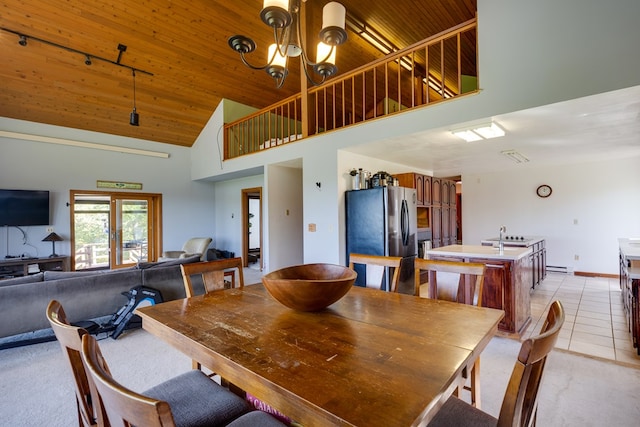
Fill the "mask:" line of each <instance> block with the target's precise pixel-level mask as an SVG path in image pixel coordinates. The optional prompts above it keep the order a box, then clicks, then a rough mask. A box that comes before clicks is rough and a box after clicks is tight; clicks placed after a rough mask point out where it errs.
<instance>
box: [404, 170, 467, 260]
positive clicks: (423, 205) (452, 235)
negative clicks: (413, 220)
mask: <svg viewBox="0 0 640 427" xmlns="http://www.w3.org/2000/svg"><path fill="white" fill-rule="evenodd" d="M394 177H395V178H397V179H398V183H399V184H400V186H402V187H409V188H415V189H416V200H417V207H418V229H427V228H429V229H431V244H432V246H433V247H434V248H438V247H440V246H446V245H453V244H456V243H457V242H458V216H457V210H456V204H457V196H456V183H455V181H451V180H448V179H443V178H433V177H430V176H427V175H422V174H419V173H415V172H409V173H401V174H397V175H395V176H394Z"/></svg>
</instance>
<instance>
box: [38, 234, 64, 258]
mask: <svg viewBox="0 0 640 427" xmlns="http://www.w3.org/2000/svg"><path fill="white" fill-rule="evenodd" d="M63 240H64V239H63V238H62V237H60V236H58V235H57V234H56V233H49V234H48V235H47V237H45V238H44V239H42V241H43V242H51V245H52V248H51V249H52V251H51V255H49V257H51V258H53V257H57V256H58V254H57V253H56V242H62V241H63Z"/></svg>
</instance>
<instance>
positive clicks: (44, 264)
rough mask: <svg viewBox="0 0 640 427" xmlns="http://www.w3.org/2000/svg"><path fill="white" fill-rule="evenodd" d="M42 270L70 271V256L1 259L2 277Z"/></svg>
mask: <svg viewBox="0 0 640 427" xmlns="http://www.w3.org/2000/svg"><path fill="white" fill-rule="evenodd" d="M41 271H69V257H68V256H60V257H50V258H10V259H8V260H3V261H0V279H10V278H12V277H21V276H27V275H29V274H35V273H39V272H41Z"/></svg>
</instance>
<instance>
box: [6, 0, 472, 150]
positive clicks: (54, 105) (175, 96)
mask: <svg viewBox="0 0 640 427" xmlns="http://www.w3.org/2000/svg"><path fill="white" fill-rule="evenodd" d="M340 2H341V3H342V4H343V5H344V6H345V7H346V8H347V11H348V13H349V14H350V15H353V16H355V17H357V18H358V19H359V20H362V21H364V22H366V24H367V25H369V26H371V27H372V28H375V29H376V30H377V31H378V32H379V33H380V34H382V35H383V36H384V37H386V38H387V39H388V40H389V41H391V42H392V43H393V44H395V45H396V46H398V47H399V48H403V47H406V46H408V45H411V44H413V43H415V42H417V41H420V40H423V39H425V38H427V37H429V36H431V35H433V34H436V33H438V32H441V31H443V30H446V29H448V28H450V27H453V26H454V25H456V24H459V23H461V22H464V21H466V20H468V19H470V18H473V17H474V16H475V13H476V12H475V11H476V0H394V1H393V2H390V1H389V0H369V1H362V0H340ZM326 3H327V0H308V1H307V5H306V10H307V26H308V28H309V29H310V31H309V33H310V34H311V36H309V37H308V40H310V41H309V44H310V45H311V44H312V43H311V41H314V40H315V39H316V37H315V34H317V32H318V31H319V29H320V27H321V20H322V10H321V9H322V7H323V6H324V4H326ZM261 8H262V1H261V0H236V1H228V0H227V1H219V0H147V1H128V2H125V1H122V0H104V1H87V0H65V1H57V2H51V1H49V0H5V1H4V2H3V4H2V9H0V27H2V28H6V29H9V30H11V31H15V32H18V33H21V34H26V35H27V36H32V37H36V38H39V39H43V40H47V41H50V42H53V43H56V44H59V45H62V46H66V47H69V48H72V49H75V50H77V51H81V52H86V53H89V54H92V55H95V56H99V57H103V58H107V59H110V60H111V61H116V60H117V58H118V54H119V51H118V48H117V47H118V44H123V45H126V46H127V50H126V51H125V52H123V54H122V56H121V59H120V64H122V65H126V66H128V67H134V68H137V69H141V70H145V71H148V72H150V73H152V74H153V76H149V75H146V74H144V73H140V72H138V73H136V107H137V111H138V113H139V115H140V126H137V127H136V126H131V125H129V114H130V112H131V110H132V108H133V78H132V75H131V74H132V73H131V70H130V69H128V68H125V67H119V66H117V65H114V64H111V63H108V62H104V61H99V60H93V61H92V64H91V65H85V57H84V56H83V55H80V54H77V53H74V52H70V51H68V50H65V49H60V48H58V47H55V46H52V45H49V44H46V43H42V42H39V41H37V40H32V39H27V45H26V46H21V45H20V44H18V36H17V35H16V34H13V33H11V32H8V31H0V56H1V57H2V58H3V66H2V67H0V80H1V81H2V84H1V86H0V116H3V117H9V118H15V119H21V120H28V121H33V122H39V123H46V124H52V125H58V126H65V127H71V128H77V129H84V130H90V131H96V132H104V133H109V134H115V135H122V136H128V137H133V138H142V139H147V140H151V141H156V142H162V143H168V144H175V145H180V146H187V147H189V146H191V145H192V144H193V143H194V141H195V139H196V138H197V137H198V135H199V134H200V131H201V130H202V128H203V127H204V126H205V124H206V123H207V121H208V120H209V118H210V117H211V114H212V113H213V111H214V110H215V108H216V107H217V105H218V104H219V103H220V101H221V99H222V98H226V99H231V100H234V101H237V102H240V103H242V104H246V105H250V106H253V107H258V108H262V107H265V106H268V105H270V104H273V103H274V102H276V101H279V100H281V99H283V98H286V97H288V96H290V95H293V94H295V93H298V92H300V73H299V71H300V70H299V66H298V63H299V62H298V60H297V59H294V60H292V61H290V65H289V68H290V73H289V76H288V78H287V80H286V82H285V84H284V86H283V87H282V88H281V89H276V88H275V84H274V82H273V80H272V79H271V78H270V77H269V76H268V75H267V74H266V73H265V72H264V71H254V70H251V69H249V68H247V67H245V66H244V65H243V64H242V62H241V60H240V57H239V55H238V54H236V53H235V52H234V51H232V50H231V48H230V47H229V46H228V44H227V40H228V38H229V37H231V36H232V35H235V34H244V35H247V36H249V37H251V38H253V39H254V40H255V41H256V44H257V46H258V47H257V49H256V52H254V53H253V54H250V55H249V56H248V58H249V60H251V61H252V62H253V63H256V64H258V63H263V62H266V52H265V51H266V46H268V44H270V43H271V41H270V40H271V39H272V30H271V28H269V27H267V26H266V25H264V24H263V23H262V21H261V20H260V17H259V13H260V10H261ZM313 45H315V42H314V43H313ZM312 56H315V53H313V54H312ZM381 56H382V54H381V53H380V52H379V51H377V50H376V49H375V48H373V47H372V46H371V45H370V44H368V43H367V42H366V41H364V40H363V39H362V38H360V37H359V36H358V35H357V34H355V33H353V32H351V31H348V40H347V42H346V43H345V44H344V45H341V46H340V47H339V48H338V57H337V66H338V74H340V73H341V72H345V71H349V70H352V69H355V68H357V67H359V66H362V65H364V64H366V63H369V62H371V61H373V60H374V59H377V58H379V57H381Z"/></svg>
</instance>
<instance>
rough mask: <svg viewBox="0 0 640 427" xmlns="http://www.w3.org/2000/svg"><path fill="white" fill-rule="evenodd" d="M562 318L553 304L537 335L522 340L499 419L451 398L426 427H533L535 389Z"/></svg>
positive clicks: (453, 397) (535, 407)
mask: <svg viewBox="0 0 640 427" xmlns="http://www.w3.org/2000/svg"><path fill="white" fill-rule="evenodd" d="M564 317H565V315H564V308H563V307H562V303H560V301H554V302H553V303H552V304H551V306H550V307H549V312H548V313H547V318H546V320H545V322H544V324H543V325H542V328H541V329H540V334H539V335H537V336H534V337H531V338H529V339H527V340H525V341H523V343H522V345H521V346H520V353H519V354H518V360H517V361H516V363H515V365H514V367H513V371H512V373H511V378H510V379H509V384H508V385H507V390H506V392H505V395H504V398H503V400H502V407H501V408H500V415H499V416H498V418H494V417H493V416H491V415H490V414H487V413H486V412H482V411H481V410H479V409H477V408H474V407H473V406H471V405H469V404H468V403H466V402H464V401H462V400H460V399H458V398H457V397H455V396H451V397H450V398H449V399H447V401H446V402H445V403H444V405H443V406H442V408H440V410H439V411H438V413H437V414H436V415H435V417H434V418H433V420H431V422H430V423H429V426H430V427H442V426H460V427H464V426H474V427H482V426H501V427H502V426H527V427H528V426H535V424H536V414H537V410H538V390H539V389H540V384H541V381H542V374H543V373H544V367H545V364H546V361H547V355H548V354H549V353H550V352H551V350H552V349H553V347H554V345H555V343H556V341H557V340H558V335H559V334H560V329H561V328H562V325H563V324H564Z"/></svg>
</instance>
